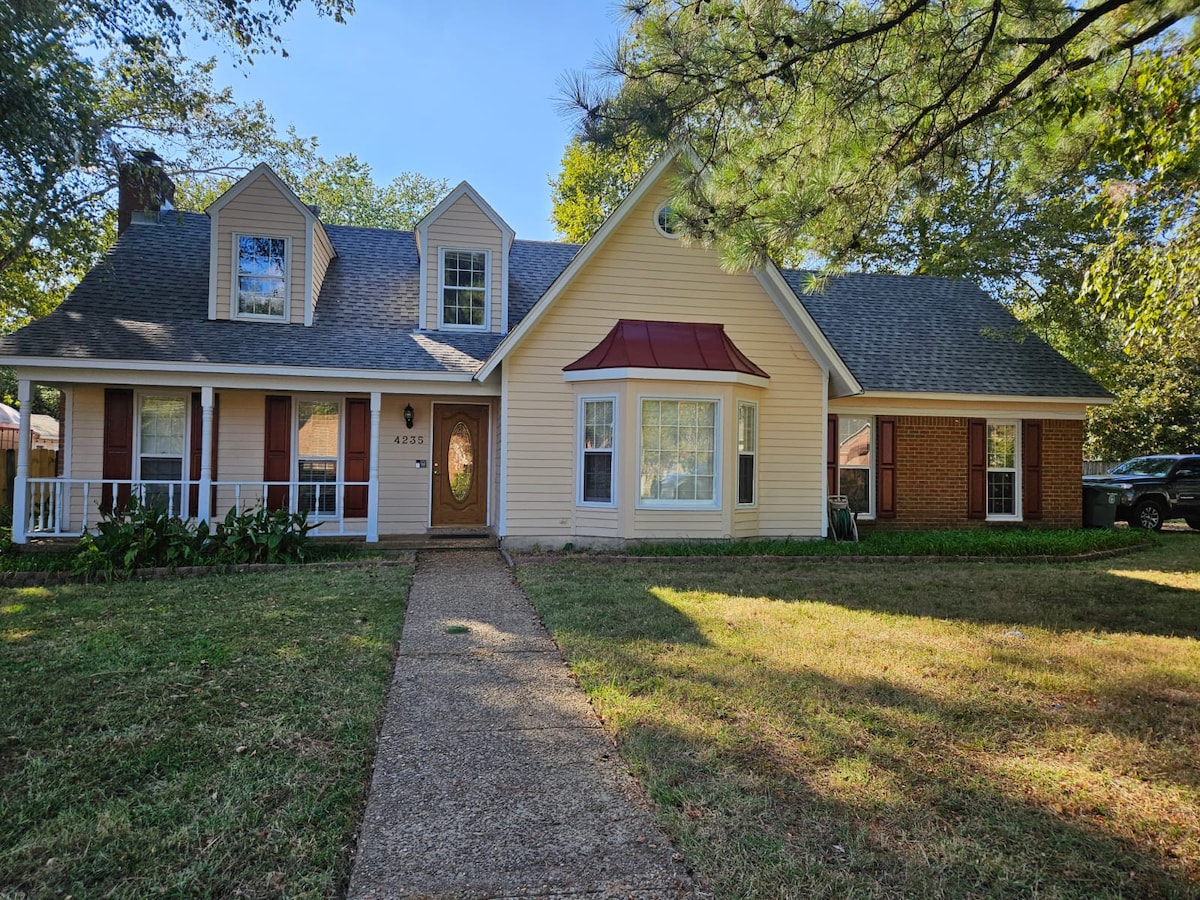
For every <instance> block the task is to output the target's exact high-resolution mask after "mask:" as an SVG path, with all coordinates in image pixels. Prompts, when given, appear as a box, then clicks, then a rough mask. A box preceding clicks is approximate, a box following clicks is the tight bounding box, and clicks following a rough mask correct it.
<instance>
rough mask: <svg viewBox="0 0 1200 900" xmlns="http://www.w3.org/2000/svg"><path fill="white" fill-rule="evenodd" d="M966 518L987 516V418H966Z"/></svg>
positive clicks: (983, 517)
mask: <svg viewBox="0 0 1200 900" xmlns="http://www.w3.org/2000/svg"><path fill="white" fill-rule="evenodd" d="M967 518H968V519H985V518H987V419H967Z"/></svg>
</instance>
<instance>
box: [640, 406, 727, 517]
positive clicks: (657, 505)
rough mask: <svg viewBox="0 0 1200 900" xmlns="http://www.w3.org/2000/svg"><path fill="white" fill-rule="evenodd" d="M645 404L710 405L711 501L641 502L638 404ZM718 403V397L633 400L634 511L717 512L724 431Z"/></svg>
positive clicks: (720, 408) (722, 463)
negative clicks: (664, 402) (634, 424)
mask: <svg viewBox="0 0 1200 900" xmlns="http://www.w3.org/2000/svg"><path fill="white" fill-rule="evenodd" d="M646 400H666V401H669V402H672V403H713V404H716V409H715V410H714V412H713V498H712V500H643V499H642V484H641V481H642V403H643V402H644V401H646ZM721 415H722V403H721V398H720V397H696V396H691V395H687V396H682V395H681V396H674V397H673V396H670V395H664V394H638V397H637V413H636V418H637V425H636V427H637V457H636V459H637V462H636V463H635V465H636V467H637V468H636V473H637V475H636V477H637V483H636V485H635V489H634V507H635V508H636V509H668V510H670V509H674V510H720V509H722V508H723V505H722V493H721V492H722V490H723V479H722V477H721V474H722V468H723V466H724V464H725V463H724V460H725V453H724V448H723V447H722V446H721V441H722V440H723V434H724V429H723V428H722V427H721V425H722V421H721Z"/></svg>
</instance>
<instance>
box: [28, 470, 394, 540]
mask: <svg viewBox="0 0 1200 900" xmlns="http://www.w3.org/2000/svg"><path fill="white" fill-rule="evenodd" d="M210 483H211V485H212V488H213V491H214V494H215V496H216V500H215V502H214V503H213V505H212V516H211V519H212V520H213V521H217V520H220V519H223V518H225V514H226V512H228V511H229V510H230V509H237V510H239V511H246V510H251V509H254V508H255V507H258V506H261V505H262V504H263V502H264V499H265V498H266V497H267V496H268V493H270V494H271V498H272V500H275V501H279V500H283V499H286V501H287V503H286V507H287V509H288V511H289V512H293V513H295V512H300V511H304V512H307V513H308V520H309V522H311V523H313V524H314V526H315V527H314V528H313V530H312V531H311V532H309V533H310V534H315V535H334V534H336V535H346V536H348V537H353V536H363V535H366V534H367V521H368V520H367V519H365V518H364V519H349V520H348V519H347V518H346V516H345V510H344V507H343V503H342V501H343V498H344V497H345V490H346V488H362V489H364V490H366V491H368V492H369V491H370V482H367V481H325V482H308V481H303V482H301V481H213V482H210ZM199 487H200V482H198V481H183V482H180V481H128V480H125V481H120V480H113V479H101V478H91V479H88V478H30V479H28V480H27V482H26V491H27V506H26V520H25V534H26V535H27V536H28V537H78V536H80V535H82V534H84V533H85V532H87V531H90V530H91V529H93V528H94V527H95V526H96V524H97V523H98V522H99V521H100V520H101V519H102V518H103V517H104V510H105V509H109V508H111V507H112V506H114V505H115V506H117V507H118V508H119V507H120V506H121V504H122V503H123V502H124V498H125V497H126V496H134V497H137V498H138V499H139V500H141V501H142V502H143V503H145V504H147V505H149V504H153V503H161V504H163V506H164V507H165V509H166V511H167V513H168V515H172V516H180V517H181V518H185V519H186V518H195V517H196V510H193V509H191V508H190V505H191V504H190V503H189V501H190V499H191V498H190V494H191V492H192V491H191V489H192V488H194V489H195V490H196V493H197V495H198V494H199ZM272 489H275V490H272ZM280 494H285V496H284V497H280V496H279V495H280ZM196 505H197V506H198V505H199V504H198V503H197V504H196ZM281 505H283V504H281ZM322 510H323V511H322Z"/></svg>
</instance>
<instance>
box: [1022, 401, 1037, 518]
mask: <svg viewBox="0 0 1200 900" xmlns="http://www.w3.org/2000/svg"><path fill="white" fill-rule="evenodd" d="M1021 509H1022V512H1023V513H1024V517H1025V518H1026V519H1040V518H1041V517H1042V423H1041V422H1039V421H1037V420H1036V419H1025V420H1024V421H1023V422H1021Z"/></svg>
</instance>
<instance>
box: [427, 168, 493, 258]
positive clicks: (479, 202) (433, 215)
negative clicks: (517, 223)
mask: <svg viewBox="0 0 1200 900" xmlns="http://www.w3.org/2000/svg"><path fill="white" fill-rule="evenodd" d="M463 197H467V198H468V199H470V201H471V202H472V203H474V204H475V205H476V206H477V207H479V211H480V212H482V213H483V214H484V215H485V216H487V218H488V220H489V221H490V222H491V223H492V224H493V225H495V226H496V227H497V228H498V229H500V233H501V234H502V235H503V236H504V246H505V247H506V248H507V247H509V246H511V245H512V242H513V238H515V237H516V232H515V231H513V229H512V226H510V225H509V224H508V223H507V222H505V221H504V219H503V218H501V216H500V214H499V213H498V212H496V210H494V209H492V206H491V204H490V203H488V202H487V201H486V200H484V199H483V196H482V195H481V194H480V193H479V191H477V190H475V188H473V187H471V185H470V183H469V182H466V181H460V182H459V183H458V185H457V186H456V187H455V188H454V189H453V190H452V191H450V193H448V194H447V195H446V196H445V197H443V198H442V201H441V202H440V203H438V205H437V206H435V207H434V208H433V209H431V210H430V211H429V212H427V213H426V214H425V216H424V218H422V219H421V221H420V222H418V223H417V225H416V228H414V229H413V230H414V231H415V232H416V233H417V234H419V235H421V236H422V237H423V236H424V235H425V234H426V232H428V231H429V226H430V225H432V224H433V223H434V222H436V221H437V220H438V219H440V218H441V217H442V215H444V214H445V212H446V211H447V210H448V209H450V207H452V206H453V205H454V204H455V203H457V202H458V201H459V200H460V199H462V198H463Z"/></svg>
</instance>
